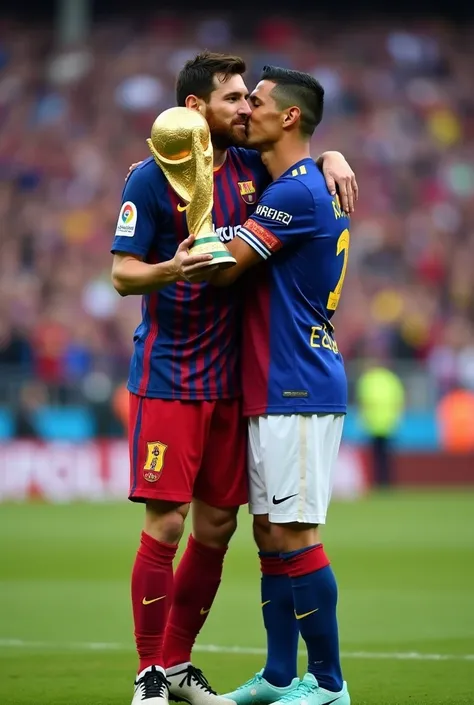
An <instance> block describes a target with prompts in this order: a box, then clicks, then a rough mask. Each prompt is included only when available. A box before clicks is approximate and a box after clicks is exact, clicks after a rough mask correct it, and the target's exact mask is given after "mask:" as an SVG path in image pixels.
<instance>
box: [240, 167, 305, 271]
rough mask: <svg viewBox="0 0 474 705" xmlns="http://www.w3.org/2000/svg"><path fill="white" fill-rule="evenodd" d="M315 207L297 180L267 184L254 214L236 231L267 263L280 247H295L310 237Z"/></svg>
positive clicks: (291, 179) (283, 180) (290, 179)
mask: <svg viewBox="0 0 474 705" xmlns="http://www.w3.org/2000/svg"><path fill="white" fill-rule="evenodd" d="M314 216H315V204H314V200H313V196H312V195H311V192H310V191H309V189H308V188H307V187H306V186H305V185H304V184H302V183H301V182H300V181H298V180H297V179H293V178H288V179H282V180H281V181H278V182H274V183H273V184H271V185H270V186H269V187H268V188H267V190H266V191H265V193H264V194H263V196H262V198H261V199H260V201H259V203H258V205H257V208H256V209H255V213H254V214H253V215H252V217H251V218H249V219H248V220H247V221H246V222H245V223H244V224H243V226H242V228H241V229H240V231H239V237H240V238H242V240H244V241H245V242H246V243H247V244H248V245H250V247H253V249H254V250H256V252H258V254H259V255H260V256H261V257H262V258H263V259H268V258H269V257H270V256H271V255H272V254H274V253H275V252H278V250H280V249H281V248H282V247H286V246H288V245H295V244H297V243H298V242H300V241H302V240H305V239H307V238H309V237H310V236H311V235H313V234H314Z"/></svg>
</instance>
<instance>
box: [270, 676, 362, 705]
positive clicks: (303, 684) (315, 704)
mask: <svg viewBox="0 0 474 705" xmlns="http://www.w3.org/2000/svg"><path fill="white" fill-rule="evenodd" d="M333 704H334V705H351V698H350V696H349V692H348V690H347V683H346V681H344V683H343V685H342V690H340V691H339V692H338V693H333V692H331V691H330V690H326V689H325V688H320V687H319V685H318V681H317V680H316V678H315V677H314V676H313V674H312V673H307V674H306V675H305V676H304V678H303V680H301V681H300V683H299V685H298V686H297V687H296V688H295V689H294V690H292V691H291V692H289V693H288V694H287V695H284V696H283V697H282V698H280V699H279V700H276V701H275V703H273V705H333Z"/></svg>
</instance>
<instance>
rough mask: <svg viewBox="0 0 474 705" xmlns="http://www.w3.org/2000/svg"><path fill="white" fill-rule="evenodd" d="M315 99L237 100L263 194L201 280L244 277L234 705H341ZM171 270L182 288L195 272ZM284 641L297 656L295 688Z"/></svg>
mask: <svg viewBox="0 0 474 705" xmlns="http://www.w3.org/2000/svg"><path fill="white" fill-rule="evenodd" d="M323 98H324V90H323V88H322V87H321V86H320V84H319V83H318V82H317V81H316V80H315V79H314V78H313V77H312V76H309V75H308V74H304V73H300V72H297V71H290V70H287V69H279V68H276V67H271V66H268V67H265V68H264V70H263V73H262V78H261V81H260V83H259V84H258V85H257V88H256V89H255V90H254V92H253V93H252V94H251V96H250V102H251V104H252V106H253V112H252V116H251V118H250V120H249V126H248V138H249V144H251V145H256V146H258V147H259V149H260V151H261V154H262V159H263V162H264V164H265V165H266V166H267V168H268V171H269V173H270V174H271V176H272V179H273V182H272V184H271V185H270V186H269V187H268V188H267V189H266V191H265V193H264V194H263V196H262V198H261V199H260V202H259V204H258V205H257V208H256V210H255V212H254V213H253V215H252V216H251V217H250V218H249V220H248V221H247V222H246V223H244V225H243V227H242V228H241V230H240V232H239V233H238V236H237V237H236V238H235V240H234V241H233V242H232V243H230V245H229V249H230V251H231V252H232V254H233V255H234V257H235V258H236V260H237V264H236V266H235V267H233V268H232V269H230V270H228V271H226V272H218V273H215V274H213V277H212V280H211V281H212V282H213V283H214V284H216V285H220V286H224V285H230V284H234V282H235V281H236V280H237V279H238V278H239V277H240V276H241V275H242V274H243V273H247V278H246V296H247V302H246V306H245V309H244V318H243V326H244V331H243V350H242V367H243V370H242V382H243V408H244V414H245V415H246V416H247V417H248V418H249V479H250V510H251V513H252V514H253V515H254V536H255V539H256V542H257V545H258V548H259V551H260V562H261V569H262V583H261V589H262V592H261V598H262V610H263V619H264V624H265V628H266V631H267V644H268V652H267V660H266V664H265V667H264V669H263V670H262V671H261V672H259V673H257V674H256V676H255V677H254V678H252V679H250V681H248V682H247V683H245V684H244V685H243V686H241V687H240V688H238V689H237V690H235V691H233V692H231V693H227V694H226V695H225V697H227V698H230V699H232V700H234V702H236V703H237V705H253V703H256V702H258V703H260V704H262V705H265V704H270V703H276V702H277V701H278V702H279V703H284V704H285V705H330V703H334V705H350V697H349V693H348V690H347V684H346V683H345V681H343V678H342V674H341V665H340V658H339V638H338V626H337V618H336V603H337V585H336V581H335V578H334V574H333V572H332V569H331V566H330V563H329V560H328V558H327V556H326V553H325V551H324V548H323V545H322V543H321V539H320V535H319V529H318V527H319V524H324V523H325V522H326V513H327V510H328V505H329V500H330V496H331V489H332V477H333V472H334V466H335V462H336V459H337V454H338V451H339V445H340V440H341V435H342V427H343V420H344V414H345V413H346V404H347V382H346V375H345V371H344V363H343V360H342V357H341V354H340V353H339V350H338V347H337V343H336V340H335V338H334V329H333V326H332V324H331V318H332V316H333V314H334V312H335V310H336V308H337V305H338V302H339V299H340V296H341V291H342V287H343V282H344V276H345V273H346V268H347V262H348V252H349V240H350V236H349V218H348V216H347V214H345V213H344V212H343V211H342V209H341V207H340V205H339V202H338V200H337V199H336V198H334V197H333V196H332V195H331V194H330V193H329V191H328V190H327V187H326V184H325V182H324V178H323V177H322V175H321V172H320V171H319V169H318V168H317V167H316V165H315V164H314V162H313V160H312V159H311V158H310V139H311V136H312V134H313V132H314V130H315V128H316V127H317V125H318V124H319V122H320V121H321V118H322V114H323ZM252 267H254V270H253V272H252V271H247V270H249V269H250V268H252ZM184 269H185V272H186V273H187V275H188V276H189V277H192V276H193V273H194V272H195V271H196V270H197V271H199V265H194V264H192V263H191V264H190V266H189V267H188V266H187V265H186V264H184ZM252 275H253V281H252ZM298 633H300V634H301V636H302V638H303V640H304V641H305V643H306V647H307V651H308V668H307V673H306V675H305V676H304V678H303V679H302V680H301V681H299V680H298V678H297V671H296V656H297V643H298Z"/></svg>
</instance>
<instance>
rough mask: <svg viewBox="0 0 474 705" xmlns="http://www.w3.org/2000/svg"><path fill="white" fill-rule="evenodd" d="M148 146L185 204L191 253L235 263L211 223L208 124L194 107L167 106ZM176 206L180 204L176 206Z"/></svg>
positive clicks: (215, 262)
mask: <svg viewBox="0 0 474 705" xmlns="http://www.w3.org/2000/svg"><path fill="white" fill-rule="evenodd" d="M147 144H148V147H149V148H150V151H151V153H152V155H153V158H154V160H155V162H156V163H157V164H158V166H159V167H160V169H161V170H162V172H163V173H164V175H165V177H166V179H167V181H168V183H169V184H170V186H171V188H172V189H173V191H174V192H175V193H176V194H177V195H178V196H179V198H180V199H181V200H182V201H183V203H184V204H185V205H184V206H183V207H182V210H186V220H187V224H188V230H189V232H190V233H191V234H193V235H195V237H196V239H195V241H194V244H193V245H192V247H191V248H190V250H189V253H190V254H193V255H208V254H209V255H212V260H209V262H206V263H204V264H203V266H205V265H209V266H216V265H217V266H218V267H219V268H222V269H226V268H227V267H232V266H233V265H234V264H236V260H235V259H234V257H232V255H231V254H230V252H229V250H228V249H227V247H226V246H225V245H224V244H223V243H222V242H221V241H220V240H219V237H218V236H217V234H216V233H215V231H214V229H213V226H212V206H213V204H214V197H213V192H214V175H213V149H212V142H211V135H210V132H209V125H208V124H207V122H206V120H205V119H204V118H203V116H202V115H201V114H200V113H199V112H198V111H197V110H190V109H189V108H170V109H169V110H165V111H164V112H162V113H161V114H160V115H158V117H157V118H156V120H155V122H154V123H153V127H152V128H151V139H147ZM178 208H179V207H178Z"/></svg>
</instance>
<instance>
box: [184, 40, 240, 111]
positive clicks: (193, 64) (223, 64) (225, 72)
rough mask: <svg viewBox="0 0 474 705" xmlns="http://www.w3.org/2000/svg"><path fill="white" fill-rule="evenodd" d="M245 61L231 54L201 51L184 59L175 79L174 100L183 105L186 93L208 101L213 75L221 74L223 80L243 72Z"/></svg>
mask: <svg viewBox="0 0 474 705" xmlns="http://www.w3.org/2000/svg"><path fill="white" fill-rule="evenodd" d="M245 70H246V66H245V61H244V60H243V59H242V58H241V57H240V56H234V55H233V54H219V53H217V52H212V51H203V52H201V53H200V54H198V55H197V56H195V57H194V59H190V60H189V61H186V63H185V64H184V66H183V68H182V69H181V71H180V72H179V74H178V78H177V81H176V102H177V104H178V105H179V106H181V107H184V105H185V103H186V98H187V97H188V95H196V96H197V97H198V98H202V99H203V100H205V101H206V103H207V102H208V101H209V98H210V97H211V93H212V91H213V90H214V76H216V75H218V74H222V76H223V77H224V80H227V79H228V78H230V77H231V76H235V75H238V74H243V73H245Z"/></svg>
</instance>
